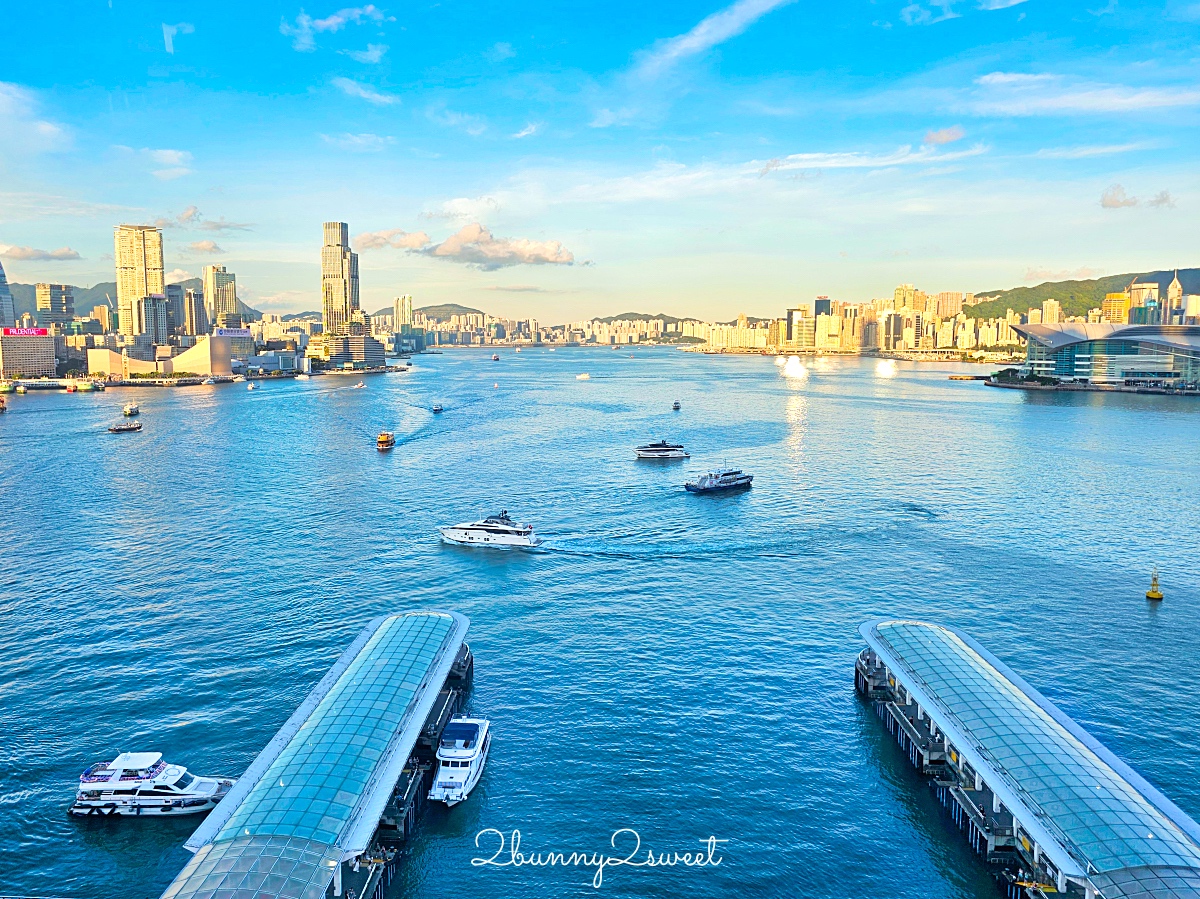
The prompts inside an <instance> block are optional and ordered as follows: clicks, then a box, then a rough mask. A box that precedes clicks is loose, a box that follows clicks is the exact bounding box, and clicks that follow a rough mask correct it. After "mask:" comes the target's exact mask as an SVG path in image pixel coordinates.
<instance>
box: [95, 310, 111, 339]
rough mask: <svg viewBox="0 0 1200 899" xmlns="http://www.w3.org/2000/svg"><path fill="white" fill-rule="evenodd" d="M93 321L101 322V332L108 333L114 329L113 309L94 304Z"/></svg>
mask: <svg viewBox="0 0 1200 899" xmlns="http://www.w3.org/2000/svg"><path fill="white" fill-rule="evenodd" d="M92 321H97V322H100V330H101V332H103V333H104V334H107V333H108V332H109V331H111V330H112V310H111V309H109V308H108V307H107V306H93V307H92Z"/></svg>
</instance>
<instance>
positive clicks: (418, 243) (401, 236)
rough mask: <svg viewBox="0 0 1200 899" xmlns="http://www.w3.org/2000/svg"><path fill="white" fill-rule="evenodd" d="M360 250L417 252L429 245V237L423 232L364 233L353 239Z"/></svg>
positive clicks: (398, 230) (391, 230) (396, 229)
mask: <svg viewBox="0 0 1200 899" xmlns="http://www.w3.org/2000/svg"><path fill="white" fill-rule="evenodd" d="M354 245H355V246H356V247H358V248H359V249H360V250H381V249H383V248H384V247H392V248H394V249H397V250H419V249H421V248H423V247H426V246H428V245H429V235H428V234H426V233H425V232H424V231H405V230H404V229H402V228H392V229H390V230H388V231H364V232H363V233H362V234H359V235H358V236H357V237H355V238H354Z"/></svg>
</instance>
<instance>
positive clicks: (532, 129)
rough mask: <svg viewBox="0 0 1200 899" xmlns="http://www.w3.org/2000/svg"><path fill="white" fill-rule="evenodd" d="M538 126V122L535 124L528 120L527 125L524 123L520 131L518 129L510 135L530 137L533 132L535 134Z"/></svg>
mask: <svg viewBox="0 0 1200 899" xmlns="http://www.w3.org/2000/svg"><path fill="white" fill-rule="evenodd" d="M540 127H541V126H540V125H539V124H537V123H536V122H530V123H529V124H528V125H526V126H525V127H524V128H522V129H521V130H520V131H518V132H517V133H516V134H514V135H512V136H513V137H515V138H522V137H530V136H532V135H534V134H537V133H538V129H539V128H540Z"/></svg>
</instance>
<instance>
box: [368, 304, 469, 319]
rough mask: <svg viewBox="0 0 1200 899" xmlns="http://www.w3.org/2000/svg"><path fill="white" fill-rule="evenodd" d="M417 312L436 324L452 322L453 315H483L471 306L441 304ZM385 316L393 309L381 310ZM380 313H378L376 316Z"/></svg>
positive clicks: (422, 308) (423, 307) (425, 307)
mask: <svg viewBox="0 0 1200 899" xmlns="http://www.w3.org/2000/svg"><path fill="white" fill-rule="evenodd" d="M415 311H417V312H423V313H425V317H426V318H429V319H432V320H433V321H435V322H445V321H449V320H450V316H452V315H482V314H483V311H482V310H480V309H472V308H471V307H469V306H460V305H458V303H441V304H440V305H437V306H422V307H421V308H420V309H417V310H415ZM380 312H382V313H383V314H384V315H391V314H392V310H391V309H381V310H380ZM378 314H379V313H378V312H377V313H376V315H378Z"/></svg>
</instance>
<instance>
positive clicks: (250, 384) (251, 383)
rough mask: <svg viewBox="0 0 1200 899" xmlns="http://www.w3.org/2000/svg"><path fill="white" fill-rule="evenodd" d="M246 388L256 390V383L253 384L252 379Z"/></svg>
mask: <svg viewBox="0 0 1200 899" xmlns="http://www.w3.org/2000/svg"><path fill="white" fill-rule="evenodd" d="M246 389H247V390H258V385H257V384H255V383H254V382H253V381H251V382H250V383H249V384H247V385H246Z"/></svg>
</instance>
